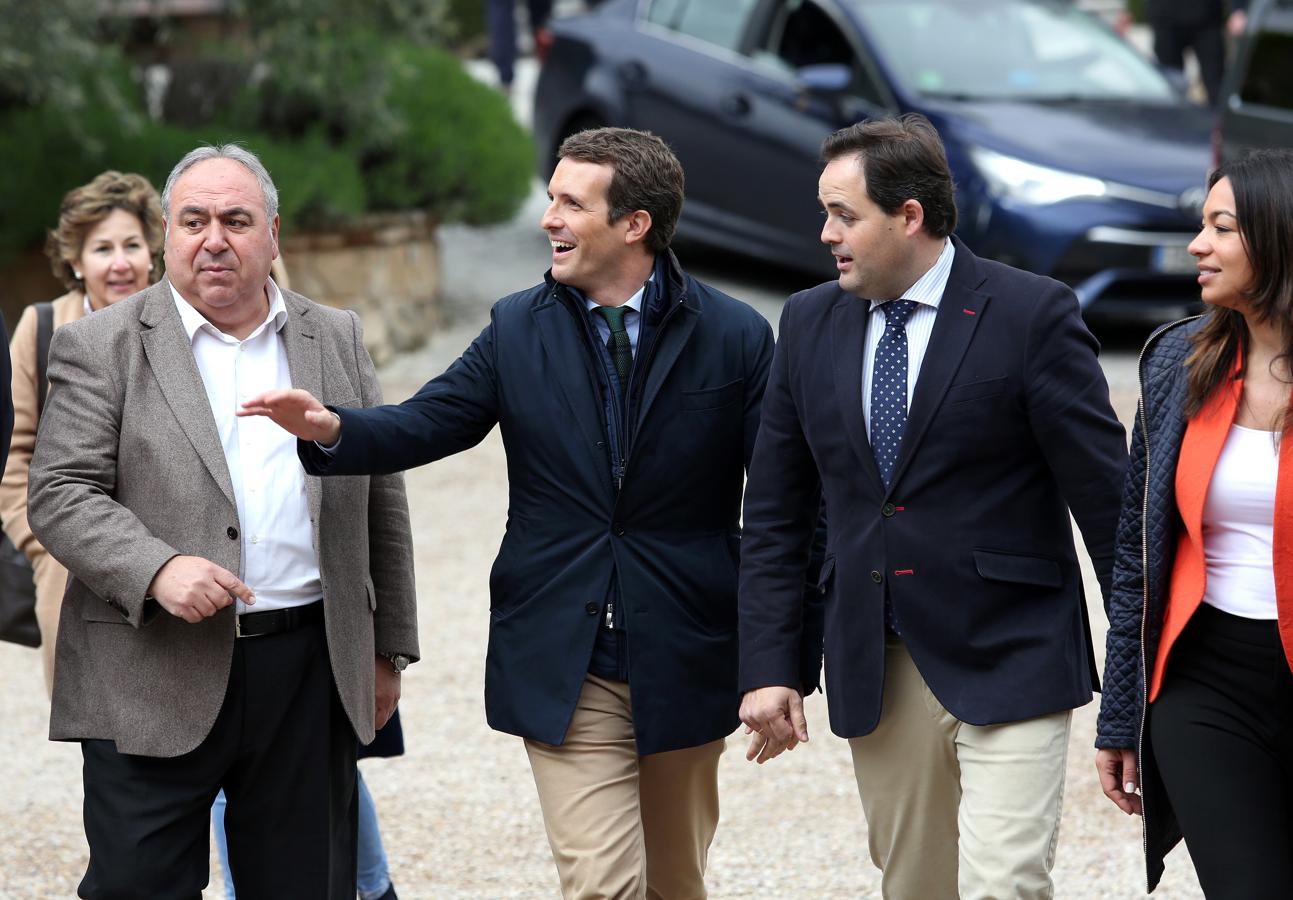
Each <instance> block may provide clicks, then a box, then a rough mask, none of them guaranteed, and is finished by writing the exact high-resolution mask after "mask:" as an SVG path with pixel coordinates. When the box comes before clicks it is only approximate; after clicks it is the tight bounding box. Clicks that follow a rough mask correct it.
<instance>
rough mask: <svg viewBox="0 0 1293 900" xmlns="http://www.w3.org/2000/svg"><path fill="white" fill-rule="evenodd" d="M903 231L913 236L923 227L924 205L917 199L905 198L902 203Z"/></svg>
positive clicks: (908, 235)
mask: <svg viewBox="0 0 1293 900" xmlns="http://www.w3.org/2000/svg"><path fill="white" fill-rule="evenodd" d="M902 219H903V228H902V230H903V232H904V233H905V234H906V235H907V237H915V236H916V235H917V234H920V232H921V229H923V228H924V227H925V207H923V206H921V205H920V201H919V200H905V201H903V204H902Z"/></svg>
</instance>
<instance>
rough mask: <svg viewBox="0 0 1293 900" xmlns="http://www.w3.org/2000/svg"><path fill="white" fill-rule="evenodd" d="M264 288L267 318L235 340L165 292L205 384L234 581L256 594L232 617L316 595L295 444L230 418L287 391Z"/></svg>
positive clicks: (273, 305)
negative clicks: (230, 505)
mask: <svg viewBox="0 0 1293 900" xmlns="http://www.w3.org/2000/svg"><path fill="white" fill-rule="evenodd" d="M267 290H268V291H269V295H270V304H269V314H268V315H267V316H266V317H265V321H264V322H262V323H261V324H260V325H259V326H257V328H256V330H255V331H253V332H252V333H251V334H250V335H248V336H247V338H246V339H245V340H242V341H240V340H238V339H237V338H235V337H231V336H230V335H227V334H225V333H224V332H222V331H220V330H219V329H218V328H216V327H215V326H214V325H212V324H211V323H210V322H208V321H207V320H206V319H205V318H203V316H202V314H201V313H199V312H198V311H197V310H196V309H194V308H193V307H192V306H191V305H189V303H188V302H187V301H185V299H184V298H183V297H181V296H180V295H179V292H178V291H176V290H175V288H174V287H172V288H171V295H172V297H173V298H174V299H175V306H176V308H177V309H178V310H179V313H180V320H181V321H182V322H183V323H184V331H185V332H186V333H187V334H188V337H189V341H190V343H191V344H192V347H193V358H194V359H195V360H196V361H197V364H198V371H199V372H200V373H201V374H202V383H203V384H204V385H206V390H207V399H208V400H209V401H210V403H211V413H212V415H213V416H214V417H215V423H216V430H217V431H218V432H219V434H220V444H221V446H222V447H224V458H225V463H226V464H227V465H228V467H229V479H230V480H231V481H232V482H233V494H234V499H235V500H236V501H237V503H238V529H239V532H240V533H239V537H240V538H241V539H242V571H241V572H239V573H238V577H240V578H241V579H242V580H243V581H244V582H245V583H246V584H247V586H248V587H250V588H251V589H252V591H253V592H254V593H255V594H256V604H255V605H254V606H247V605H246V604H244V603H243V602H242V601H241V600H239V601H237V605H238V612H239V613H243V612H264V611H266V610H270V609H281V608H283V607H287V606H303V605H305V604H307V603H313V602H314V601H315V600H318V599H320V598H321V597H322V596H323V585H322V582H321V580H320V577H319V557H318V554H317V553H316V552H315V549H314V532H313V529H312V527H311V524H310V506H309V501H308V499H307V498H306V494H305V470H304V469H302V468H301V463H300V460H299V459H297V455H296V438H294V437H292V435H290V434H288V433H287V432H286V431H284V430H283V429H282V428H279V427H278V426H277V425H275V424H274V423H273V421H271V420H270V419H267V418H264V417H262V416H249V417H247V418H239V417H237V416H236V415H234V413H235V411H236V410H237V409H238V405H239V404H240V403H242V402H243V401H245V400H249V399H251V398H252V397H254V396H256V395H257V394H259V393H261V392H262V391H269V390H274V389H275V388H290V387H291V386H292V377H291V373H290V372H289V371H288V366H287V348H285V347H284V346H283V340H282V337H281V336H280V334H279V331H280V330H281V329H282V327H283V325H284V323H286V322H287V307H286V306H285V305H284V304H283V297H282V295H281V294H280V293H279V291H278V285H276V284H274V282H273V280H272V279H271V280H270V281H269V282H268V285H267Z"/></svg>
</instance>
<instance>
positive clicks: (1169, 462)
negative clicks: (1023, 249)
mask: <svg viewBox="0 0 1293 900" xmlns="http://www.w3.org/2000/svg"><path fill="white" fill-rule="evenodd" d="M1209 188H1210V190H1209V193H1208V199H1207V203H1206V204H1205V205H1204V208H1203V228H1202V230H1201V231H1200V232H1199V235H1198V237H1196V238H1195V239H1194V241H1193V242H1192V243H1191V244H1190V253H1191V254H1193V255H1194V256H1195V257H1196V258H1197V259H1198V264H1199V284H1200V286H1201V288H1202V298H1203V300H1204V302H1205V303H1206V304H1207V305H1208V307H1209V309H1208V311H1207V313H1206V314H1205V315H1203V316H1201V317H1198V318H1195V319H1187V320H1184V321H1182V322H1176V323H1173V324H1171V325H1167V326H1164V327H1163V328H1160V329H1159V330H1158V331H1157V332H1155V333H1154V335H1153V336H1152V337H1150V339H1149V342H1148V343H1147V344H1146V345H1145V350H1144V352H1143V353H1142V355H1141V362H1140V376H1141V404H1140V410H1139V414H1138V417H1137V421H1136V427H1135V433H1134V436H1133V439H1132V458H1131V467H1130V469H1129V472H1128V477H1127V488H1126V492H1125V494H1124V499H1123V512H1122V518H1121V522H1120V524H1119V529H1118V532H1119V533H1118V548H1117V555H1116V557H1115V566H1114V582H1113V597H1112V600H1111V608H1110V612H1109V639H1108V653H1107V656H1106V661H1105V684H1104V694H1103V699H1102V702H1101V706H1100V720H1099V725H1098V728H1097V737H1096V746H1097V747H1099V748H1100V749H1099V751H1098V752H1097V754H1096V767H1097V768H1098V769H1099V773H1100V780H1101V785H1102V787H1103V788H1104V792H1105V794H1106V795H1108V797H1109V798H1110V799H1111V800H1112V801H1113V802H1114V803H1116V804H1117V805H1118V807H1119V808H1120V809H1122V810H1123V811H1124V812H1126V813H1135V812H1143V815H1144V829H1145V848H1146V868H1147V880H1148V887H1149V889H1150V890H1152V889H1153V888H1154V886H1155V885H1157V883H1158V879H1159V876H1160V875H1161V874H1162V871H1163V857H1164V855H1165V854H1166V853H1167V851H1168V850H1170V849H1171V847H1172V846H1173V845H1174V844H1175V843H1176V841H1177V840H1179V839H1180V837H1181V836H1184V838H1185V842H1186V844H1187V846H1188V847H1189V850H1190V856H1191V857H1192V858H1193V860H1194V865H1195V870H1196V872H1197V874H1198V877H1199V882H1200V884H1201V886H1202V887H1203V891H1204V893H1205V894H1206V895H1207V896H1208V897H1209V898H1229V897H1233V898H1265V897H1293V672H1291V668H1293V440H1288V441H1285V440H1282V438H1283V437H1284V436H1285V435H1286V434H1287V433H1288V432H1289V430H1290V428H1293V416H1291V415H1290V409H1289V407H1290V387H1293V152H1289V151H1286V150H1281V151H1261V152H1257V153H1254V154H1251V155H1250V156H1248V157H1246V158H1244V159H1241V160H1239V161H1236V162H1232V163H1227V164H1226V165H1224V166H1222V167H1221V168H1220V169H1219V170H1217V171H1216V172H1215V173H1214V174H1213V176H1212V178H1211V179H1210V182H1209ZM1138 786H1139V788H1140V794H1139V795H1137V793H1136V790H1137V787H1138Z"/></svg>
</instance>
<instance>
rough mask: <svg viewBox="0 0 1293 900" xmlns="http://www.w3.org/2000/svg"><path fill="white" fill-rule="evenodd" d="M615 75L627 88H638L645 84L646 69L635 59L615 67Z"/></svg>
mask: <svg viewBox="0 0 1293 900" xmlns="http://www.w3.org/2000/svg"><path fill="white" fill-rule="evenodd" d="M615 74H616V75H618V76H619V79H620V82H621V83H622V84H623V85H624V86H625V87H627V88H640V87H642V86H643V85H644V84H646V83H647V67H646V66H644V65H643V64H642V63H641V62H639V61H638V60H636V59H630V60H628V61H627V62H622V63H620V64H619V65H618V66H616V67H615Z"/></svg>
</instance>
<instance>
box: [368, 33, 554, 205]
mask: <svg viewBox="0 0 1293 900" xmlns="http://www.w3.org/2000/svg"><path fill="white" fill-rule="evenodd" d="M385 102H386V105H387V107H388V108H389V110H390V111H391V113H392V114H393V116H394V117H395V119H396V123H395V126H394V128H393V130H392V131H391V132H390V134H389V136H387V137H385V138H382V139H378V140H371V139H367V138H366V136H363V135H360V136H358V142H359V155H360V157H361V160H362V163H361V165H362V169H363V173H364V179H365V183H366V185H367V188H368V197H369V203H370V205H371V206H372V208H374V209H383V210H396V209H412V208H420V209H426V210H428V211H430V212H431V213H432V214H434V215H435V216H436V217H437V218H438V219H439V220H440V221H442V222H465V223H467V224H469V225H483V224H489V223H493V222H502V221H506V220H507V219H510V218H511V217H512V216H513V215H515V214H516V212H517V210H519V209H520V206H521V204H522V203H523V202H524V200H525V197H526V195H527V194H528V193H529V188H530V171H531V166H532V161H533V159H534V144H533V141H532V140H531V139H530V136H529V134H527V133H526V132H525V130H524V129H522V128H521V127H520V126H519V125H518V124H517V123H516V120H515V119H513V117H512V113H511V109H510V108H509V106H508V103H507V100H506V98H504V97H503V96H502V95H501V94H499V93H498V92H497V91H494V90H492V89H491V88H489V87H486V86H485V85H483V84H481V83H479V82H477V81H476V80H475V79H473V78H471V76H469V75H468V74H467V73H466V72H465V71H463V68H462V65H461V63H459V61H458V60H457V59H455V58H454V57H452V56H449V55H448V54H447V53H444V52H442V51H439V50H433V49H428V48H423V47H413V46H409V45H404V46H396V47H393V48H392V50H391V52H390V71H389V80H388V88H387V94H386V97H385Z"/></svg>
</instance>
